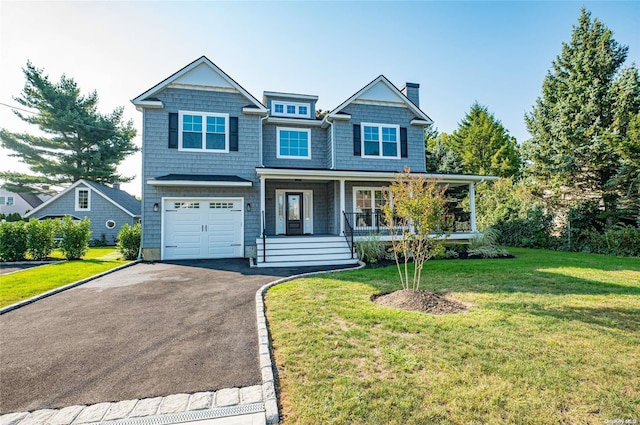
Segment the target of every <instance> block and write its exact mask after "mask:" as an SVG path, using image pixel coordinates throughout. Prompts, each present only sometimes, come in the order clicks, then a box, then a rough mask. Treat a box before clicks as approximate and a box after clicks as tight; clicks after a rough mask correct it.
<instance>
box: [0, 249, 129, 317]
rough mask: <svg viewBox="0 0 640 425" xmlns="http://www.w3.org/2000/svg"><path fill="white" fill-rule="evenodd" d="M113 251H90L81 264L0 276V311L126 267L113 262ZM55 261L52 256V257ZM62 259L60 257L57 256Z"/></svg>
mask: <svg viewBox="0 0 640 425" xmlns="http://www.w3.org/2000/svg"><path fill="white" fill-rule="evenodd" d="M115 252H116V251H115V248H114V247H99V248H90V249H89V252H87V255H86V256H85V259H84V260H79V261H65V262H62V263H57V264H49V265H46V266H42V267H36V268H33V269H26V270H23V271H20V272H17V273H12V274H9V275H0V282H1V283H0V307H5V306H8V305H11V304H15V303H17V302H19V301H22V300H26V299H29V298H31V297H33V296H36V295H38V294H42V293H44V292H47V291H50V290H52V289H55V288H58V287H60V286H64V285H68V284H70V283H73V282H76V281H78V280H81V279H86V278H88V277H91V276H94V275H96V274H98V273H102V272H105V271H107V270H111V269H113V268H115V267H118V266H121V265H123V264H126V263H128V261H122V260H119V259H115V258H114V257H116V258H120V256H118V255H115V254H114V253H115ZM52 257H54V258H55V257H56V253H55V252H54V253H52ZM59 257H60V259H62V256H61V255H60V256H59Z"/></svg>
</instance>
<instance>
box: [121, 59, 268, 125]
mask: <svg viewBox="0 0 640 425" xmlns="http://www.w3.org/2000/svg"><path fill="white" fill-rule="evenodd" d="M169 86H172V87H184V88H196V89H203V90H207V89H208V90H218V91H234V92H236V91H237V92H239V93H241V94H242V95H243V96H244V97H246V98H247V99H248V100H249V101H250V102H251V103H252V104H253V105H254V106H255V107H256V108H257V109H258V110H259V111H260V112H263V113H265V114H266V112H267V108H266V107H265V106H264V105H263V104H262V103H260V101H259V100H257V99H256V98H255V97H253V96H252V95H251V93H249V92H248V91H246V90H245V89H244V88H243V87H242V86H241V85H240V84H238V83H237V82H236V81H235V80H234V79H233V78H231V77H229V76H228V75H227V74H226V73H225V72H224V71H223V70H221V69H220V68H218V67H217V66H216V64H214V63H213V62H211V61H210V60H209V59H208V58H207V57H206V56H202V57H200V58H199V59H196V60H195V61H193V62H191V63H190V64H189V65H187V66H185V67H184V68H182V69H181V70H180V71H178V72H176V73H175V74H173V75H171V76H170V77H168V78H166V79H165V80H163V81H161V82H160V83H158V84H157V85H155V86H153V87H151V88H150V89H149V90H147V91H146V92H144V93H142V94H141V95H140V96H138V97H136V98H135V99H132V100H131V103H133V104H134V105H136V107H138V108H163V107H164V105H163V104H162V101H160V100H158V99H155V98H154V97H153V96H155V95H156V94H157V93H158V92H160V91H161V90H164V89H165V88H167V87H169Z"/></svg>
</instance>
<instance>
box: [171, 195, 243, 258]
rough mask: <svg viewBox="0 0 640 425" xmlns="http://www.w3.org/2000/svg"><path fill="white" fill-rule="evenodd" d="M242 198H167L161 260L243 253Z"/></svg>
mask: <svg viewBox="0 0 640 425" xmlns="http://www.w3.org/2000/svg"><path fill="white" fill-rule="evenodd" d="M243 204H244V200H243V198H165V199H163V202H162V206H163V208H162V227H163V228H162V259H163V260H180V259H198V258H233V257H243V256H244V243H243V242H244V237H243V235H244V231H243V227H244V210H243Z"/></svg>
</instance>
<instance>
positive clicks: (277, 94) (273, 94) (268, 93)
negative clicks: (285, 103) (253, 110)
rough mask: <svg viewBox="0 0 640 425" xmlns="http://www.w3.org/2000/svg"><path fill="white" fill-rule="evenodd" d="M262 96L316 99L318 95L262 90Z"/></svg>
mask: <svg viewBox="0 0 640 425" xmlns="http://www.w3.org/2000/svg"><path fill="white" fill-rule="evenodd" d="M262 96H263V97H278V98H283V99H302V100H310V101H316V100H318V96H314V95H310V94H297V93H282V92H277V91H265V92H262Z"/></svg>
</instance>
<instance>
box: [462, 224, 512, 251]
mask: <svg viewBox="0 0 640 425" xmlns="http://www.w3.org/2000/svg"><path fill="white" fill-rule="evenodd" d="M499 237H500V232H499V231H498V230H496V229H494V228H489V229H487V230H485V231H484V232H483V233H479V234H477V235H476V236H475V237H474V238H473V239H471V241H469V249H468V250H467V252H468V253H469V255H470V256H475V257H482V258H496V257H504V256H507V255H509V253H508V252H507V250H506V249H504V248H500V247H499V246H498V238H499Z"/></svg>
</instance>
